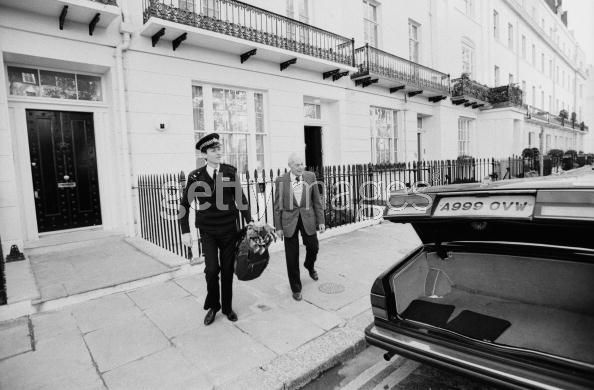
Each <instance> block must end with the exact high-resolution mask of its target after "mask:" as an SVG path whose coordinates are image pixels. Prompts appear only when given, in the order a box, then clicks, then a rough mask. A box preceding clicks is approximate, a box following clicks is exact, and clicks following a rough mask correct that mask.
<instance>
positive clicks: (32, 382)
mask: <svg viewBox="0 0 594 390" xmlns="http://www.w3.org/2000/svg"><path fill="white" fill-rule="evenodd" d="M98 380H99V381H98ZM69 382H71V383H72V384H73V385H72V386H70V387H68V388H71V389H74V388H77V387H76V386H75V385H79V386H78V389H83V388H92V387H93V386H95V385H98V384H100V383H101V382H100V378H99V376H98V374H97V371H96V370H95V367H94V366H93V362H92V360H91V357H90V355H89V352H88V350H87V347H86V345H85V343H84V341H83V339H82V337H80V336H76V335H66V336H60V337H54V338H52V339H50V340H48V341H47V342H44V343H40V344H38V345H37V347H36V350H35V351H32V352H27V353H24V354H21V355H18V356H15V357H13V358H10V359H6V360H2V361H0V388H2V389H61V388H63V387H61V386H62V385H64V384H65V383H69Z"/></svg>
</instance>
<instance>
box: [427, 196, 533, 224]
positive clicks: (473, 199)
mask: <svg viewBox="0 0 594 390" xmlns="http://www.w3.org/2000/svg"><path fill="white" fill-rule="evenodd" d="M534 202H535V198H534V196H532V195H496V196H483V197H480V196H449V197H445V198H441V199H440V200H439V203H438V204H437V207H436V208H435V211H434V212H433V215H434V216H435V217H496V218H530V217H531V216H532V213H533V211H534Z"/></svg>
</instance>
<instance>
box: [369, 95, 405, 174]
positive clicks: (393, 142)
mask: <svg viewBox="0 0 594 390" xmlns="http://www.w3.org/2000/svg"><path fill="white" fill-rule="evenodd" d="M373 110H385V111H388V112H390V113H391V117H392V136H391V137H377V136H376V134H377V131H376V129H377V127H375V124H377V120H376V121H375V122H374V120H373V119H374V112H373ZM369 121H370V126H369V132H370V146H371V161H372V162H373V163H374V164H382V163H390V164H393V163H396V162H398V139H399V138H398V110H394V109H392V108H387V107H381V106H369ZM378 139H388V140H389V151H388V154H389V157H390V159H389V161H379V160H378V158H379V157H380V156H379V155H378V150H377V140H378Z"/></svg>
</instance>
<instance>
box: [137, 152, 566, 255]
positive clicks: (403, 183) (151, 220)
mask: <svg viewBox="0 0 594 390" xmlns="http://www.w3.org/2000/svg"><path fill="white" fill-rule="evenodd" d="M561 162H562V161H561V159H555V160H552V159H550V158H548V157H545V161H544V174H545V175H549V174H551V173H554V172H558V171H559V170H560V169H561ZM539 164H540V162H539V160H538V159H537V158H522V157H520V156H513V157H510V158H507V159H474V158H460V159H457V160H441V161H421V162H413V163H408V164H403V163H397V164H376V165H372V164H355V165H341V166H329V167H324V168H322V169H310V170H311V171H313V172H314V173H315V174H316V177H317V180H318V186H319V188H320V191H321V194H322V198H323V204H324V215H325V220H326V225H327V227H328V228H334V227H338V226H342V225H347V224H351V223H355V222H360V221H362V220H366V219H368V218H370V217H373V216H377V214H376V211H377V208H376V207H374V205H378V204H379V205H381V204H385V202H386V201H387V200H388V199H389V194H390V190H393V189H394V188H396V189H402V190H404V189H408V190H407V191H410V190H412V189H414V188H418V187H423V186H438V185H448V184H458V183H474V182H481V181H483V180H501V179H509V178H516V177H526V176H534V175H538V174H539V172H540V168H539ZM570 166H571V167H573V164H569V163H565V167H566V168H568V167H570ZM285 172H286V170H285V171H281V170H276V171H273V170H269V171H252V172H244V173H243V174H241V175H240V177H241V181H242V188H243V192H244V194H245V195H246V197H247V200H248V207H249V210H250V213H251V215H252V216H253V217H254V218H255V219H256V220H258V221H262V222H266V223H268V224H269V225H273V224H274V192H275V186H274V183H275V180H276V179H277V178H278V177H279V176H281V175H282V174H284V173H285ZM184 186H185V176H184V173H183V172H181V173H177V174H160V175H156V174H146V175H140V176H139V178H138V186H137V188H138V199H139V209H140V235H141V237H142V238H144V239H145V240H147V241H150V242H152V243H154V244H155V245H158V246H160V247H162V248H165V249H167V250H169V251H171V252H173V253H175V254H177V255H179V256H181V257H185V258H190V257H192V253H191V251H189V250H188V249H187V248H185V247H184V246H183V245H182V244H181V231H180V229H179V224H178V219H177V212H178V210H179V205H180V199H181V196H182V193H183V188H184ZM190 212H193V211H190ZM195 249H196V250H197V253H194V255H197V256H200V255H201V252H202V251H201V247H200V240H198V247H197V248H195Z"/></svg>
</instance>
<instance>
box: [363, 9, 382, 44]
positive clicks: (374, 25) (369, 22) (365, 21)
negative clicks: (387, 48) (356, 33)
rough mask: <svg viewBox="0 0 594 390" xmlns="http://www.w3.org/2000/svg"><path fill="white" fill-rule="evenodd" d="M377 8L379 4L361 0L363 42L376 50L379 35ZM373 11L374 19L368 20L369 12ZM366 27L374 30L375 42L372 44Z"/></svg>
mask: <svg viewBox="0 0 594 390" xmlns="http://www.w3.org/2000/svg"><path fill="white" fill-rule="evenodd" d="M379 6H380V4H379V3H377V2H376V1H373V0H363V42H364V43H369V45H370V46H373V47H375V48H378V46H379V35H380V27H379V26H380V23H379ZM370 9H373V11H374V12H373V17H374V19H370V18H369V17H368V16H369V10H370ZM368 27H372V28H373V29H374V38H375V41H374V42H372V41H371V40H370V39H369V38H370V37H369V31H368Z"/></svg>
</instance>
